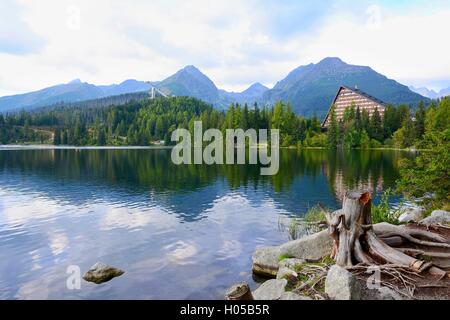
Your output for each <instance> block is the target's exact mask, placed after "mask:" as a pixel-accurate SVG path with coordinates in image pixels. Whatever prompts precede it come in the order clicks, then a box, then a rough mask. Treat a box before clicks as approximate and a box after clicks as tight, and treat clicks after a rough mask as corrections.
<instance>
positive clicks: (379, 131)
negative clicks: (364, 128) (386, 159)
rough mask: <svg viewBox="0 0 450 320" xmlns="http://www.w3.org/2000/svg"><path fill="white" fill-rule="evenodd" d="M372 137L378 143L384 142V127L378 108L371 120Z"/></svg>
mask: <svg viewBox="0 0 450 320" xmlns="http://www.w3.org/2000/svg"><path fill="white" fill-rule="evenodd" d="M370 137H371V138H372V139H375V140H378V141H383V137H384V133H383V126H382V121H381V116H380V113H379V112H378V108H375V111H374V112H373V114H372V118H371V119H370Z"/></svg>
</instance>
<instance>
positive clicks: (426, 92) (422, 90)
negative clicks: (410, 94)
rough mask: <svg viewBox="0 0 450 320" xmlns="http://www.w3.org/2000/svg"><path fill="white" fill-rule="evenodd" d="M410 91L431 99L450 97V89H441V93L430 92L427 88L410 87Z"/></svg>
mask: <svg viewBox="0 0 450 320" xmlns="http://www.w3.org/2000/svg"><path fill="white" fill-rule="evenodd" d="M409 89H410V90H411V91H414V92H416V93H418V94H420V95H422V96H424V97H427V98H430V99H439V98H442V97H446V96H449V95H450V87H448V88H444V89H441V90H439V92H436V91H434V90H430V89H428V88H426V87H420V88H415V87H414V86H410V87H409Z"/></svg>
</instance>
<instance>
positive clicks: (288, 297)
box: [278, 292, 312, 300]
mask: <svg viewBox="0 0 450 320" xmlns="http://www.w3.org/2000/svg"><path fill="white" fill-rule="evenodd" d="M278 300H312V299H311V298H310V297H307V296H301V295H299V294H296V293H294V292H285V293H283V294H282V295H281V297H280V299H278Z"/></svg>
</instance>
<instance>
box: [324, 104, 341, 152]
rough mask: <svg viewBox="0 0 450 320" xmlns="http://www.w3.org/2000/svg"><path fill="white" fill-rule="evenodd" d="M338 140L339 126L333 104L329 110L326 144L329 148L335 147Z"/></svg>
mask: <svg viewBox="0 0 450 320" xmlns="http://www.w3.org/2000/svg"><path fill="white" fill-rule="evenodd" d="M338 140H339V127H338V123H337V120H336V112H335V109H334V106H332V107H331V111H330V124H329V126H328V136H327V144H328V147H329V148H336V147H337V145H338Z"/></svg>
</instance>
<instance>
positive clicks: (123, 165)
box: [0, 150, 407, 299]
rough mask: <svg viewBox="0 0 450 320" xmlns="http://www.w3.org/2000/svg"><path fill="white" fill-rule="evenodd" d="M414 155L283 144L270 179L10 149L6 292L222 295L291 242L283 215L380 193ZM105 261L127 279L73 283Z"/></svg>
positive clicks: (163, 161) (144, 154)
mask: <svg viewBox="0 0 450 320" xmlns="http://www.w3.org/2000/svg"><path fill="white" fill-rule="evenodd" d="M404 156H407V155H406V154H403V153H398V152H391V151H389V152H386V151H385V152H382V151H360V152H355V151H351V152H350V151H343V152H337V153H336V152H328V151H325V150H310V151H300V150H283V152H282V153H281V158H280V171H279V173H278V174H277V175H276V176H272V177H270V176H260V170H259V169H260V168H259V167H258V166H255V165H242V166H233V165H223V166H198V165H197V166H196V165H190V166H175V165H173V164H172V163H171V161H170V151H168V150H23V151H20V150H15V151H0V248H1V250H0V298H49V299H53V298H71V299H72V298H139V299H141V298H142V299H144V298H153V299H164V298H180V299H185V298H200V299H202V298H220V297H222V294H223V291H224V290H225V288H226V287H227V286H228V285H229V284H230V283H232V282H235V281H239V280H246V281H249V282H251V281H252V279H251V274H250V272H249V271H250V263H251V261H250V257H251V253H252V252H253V250H254V249H255V247H257V246H259V245H271V244H277V243H280V242H281V241H285V240H286V237H287V235H286V234H281V233H280V232H279V231H278V227H277V224H278V221H279V218H280V216H284V217H293V216H298V215H300V214H302V213H304V212H305V211H306V210H307V208H309V207H311V206H313V205H315V204H316V203H318V202H321V203H323V204H324V205H327V206H329V207H331V208H336V207H337V206H338V205H339V203H340V199H341V197H342V195H343V192H344V190H347V189H349V188H354V187H365V188H370V189H372V190H375V191H376V192H378V193H379V192H381V191H382V190H383V189H384V188H386V187H389V186H392V185H393V183H394V181H395V179H396V178H397V175H398V168H397V164H398V160H399V158H401V157H404ZM96 261H105V262H107V263H112V264H115V265H116V266H118V267H121V268H123V269H125V270H126V276H123V277H121V278H118V279H115V280H114V281H111V282H110V283H108V284H106V285H102V286H95V285H91V284H88V283H84V282H83V287H82V290H80V291H70V290H67V289H66V287H65V280H66V276H67V275H66V268H67V266H68V265H71V264H77V265H80V267H81V269H82V270H86V269H87V268H88V267H89V266H90V265H92V264H93V263H95V262H96ZM252 285H254V284H253V283H252Z"/></svg>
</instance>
